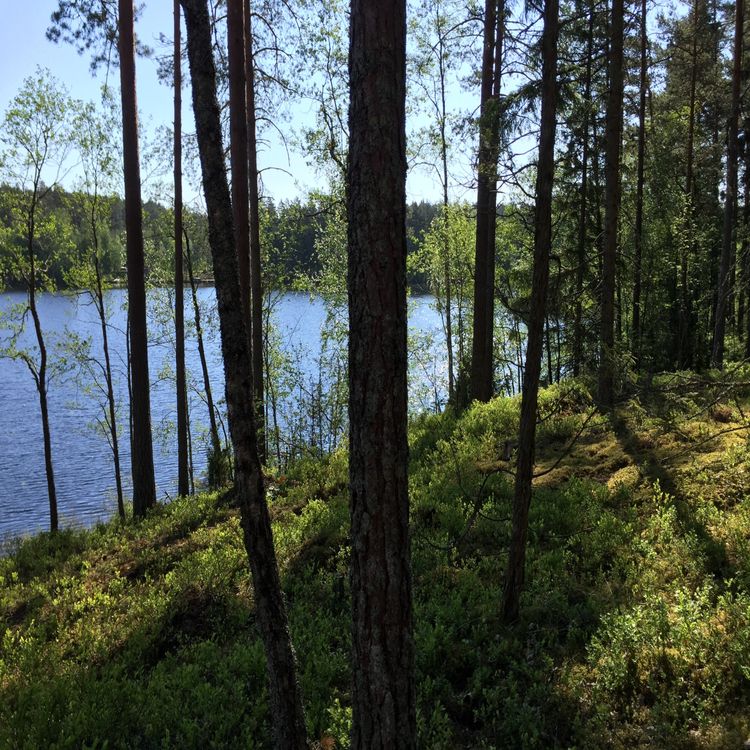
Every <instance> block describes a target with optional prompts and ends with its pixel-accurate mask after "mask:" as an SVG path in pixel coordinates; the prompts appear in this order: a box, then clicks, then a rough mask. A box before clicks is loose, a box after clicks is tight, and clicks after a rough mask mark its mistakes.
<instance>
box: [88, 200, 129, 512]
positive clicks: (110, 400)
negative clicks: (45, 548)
mask: <svg viewBox="0 0 750 750" xmlns="http://www.w3.org/2000/svg"><path fill="white" fill-rule="evenodd" d="M93 210H94V209H92V220H91V224H92V231H93V233H94V273H95V277H96V291H95V295H96V309H97V312H98V313H99V323H100V325H101V329H102V350H103V352H104V378H105V380H106V382H107V406H108V411H109V439H110V442H111V444H112V459H113V461H114V465H115V486H116V488H117V512H118V514H119V516H120V518H121V519H122V520H123V521H124V520H125V501H124V498H123V492H122V470H121V468H120V442H119V437H118V434H117V409H116V408H115V389H114V385H113V382H112V363H111V361H110V357H109V333H108V330H107V329H108V326H107V313H106V308H105V307H104V290H103V288H102V272H101V267H100V265H99V241H98V239H97V231H96V220H95V219H94V216H93Z"/></svg>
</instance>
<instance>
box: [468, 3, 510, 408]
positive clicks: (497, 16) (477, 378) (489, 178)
mask: <svg viewBox="0 0 750 750" xmlns="http://www.w3.org/2000/svg"><path fill="white" fill-rule="evenodd" d="M504 16H505V3H504V0H499V2H498V0H485V7H484V49H483V53H482V84H481V104H480V116H479V159H478V173H477V233H476V250H475V261H474V328H473V339H472V351H471V380H470V394H469V395H470V398H472V399H476V400H478V401H489V400H490V399H491V398H492V386H493V377H492V375H493V367H492V364H493V363H492V352H493V328H494V319H495V304H494V303H495V225H496V206H497V159H498V144H499V132H498V130H499V115H500V111H499V110H500V75H501V69H500V65H501V62H502V46H503V29H504V23H505V18H504Z"/></svg>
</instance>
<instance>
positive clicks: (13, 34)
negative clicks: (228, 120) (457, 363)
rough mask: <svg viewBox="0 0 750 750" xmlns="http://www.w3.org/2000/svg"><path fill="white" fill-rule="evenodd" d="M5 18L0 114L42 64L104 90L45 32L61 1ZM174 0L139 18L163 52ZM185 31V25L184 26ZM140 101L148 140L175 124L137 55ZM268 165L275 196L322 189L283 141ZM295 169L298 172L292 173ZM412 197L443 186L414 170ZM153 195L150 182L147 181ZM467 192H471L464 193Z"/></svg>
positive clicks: (149, 7) (20, 6) (304, 109)
mask: <svg viewBox="0 0 750 750" xmlns="http://www.w3.org/2000/svg"><path fill="white" fill-rule="evenodd" d="M0 8H2V11H3V12H2V19H3V22H2V24H0V114H1V113H4V112H5V110H6V108H7V107H8V104H9V102H10V101H11V100H12V98H13V97H14V96H15V94H16V93H17V91H18V90H19V88H20V87H21V84H22V82H23V80H24V79H25V78H26V77H28V76H30V75H33V74H34V71H35V69H36V68H37V66H42V67H46V68H49V69H50V71H51V72H52V74H53V75H54V76H55V77H56V78H58V79H59V80H61V81H62V82H63V83H64V84H65V85H66V86H67V88H68V90H69V93H70V94H71V96H73V97H74V98H77V99H83V100H92V101H98V100H99V90H100V87H101V85H102V83H103V82H104V76H105V71H104V70H103V69H102V70H101V71H100V72H99V73H98V74H97V77H93V76H92V75H91V72H90V69H89V57H88V56H87V55H83V56H81V55H78V54H77V52H76V51H75V49H74V48H73V47H72V46H71V45H68V44H62V43H61V44H53V43H52V42H49V41H48V40H47V38H46V36H45V31H46V29H47V27H48V26H49V19H50V15H51V14H52V12H53V11H54V10H55V9H56V8H57V0H20V2H19V0H0ZM172 24H173V20H172V3H171V2H170V1H169V0H151V1H150V2H147V3H146V7H145V9H144V11H143V14H142V16H141V17H140V18H139V21H138V22H137V28H136V32H137V34H138V35H139V37H140V38H141V40H142V41H143V42H144V43H145V44H147V45H148V46H150V47H152V48H153V49H154V50H156V51H157V52H160V46H159V34H160V33H163V34H164V35H166V36H167V37H170V38H171V36H172ZM183 34H184V26H183ZM110 79H111V80H112V83H113V84H115V85H116V84H117V83H118V81H119V78H118V73H117V70H116V69H115V70H113V71H111V72H110ZM137 85H138V105H139V110H140V113H141V127H142V132H143V137H142V140H147V139H148V138H149V136H150V134H151V133H153V132H154V131H155V129H156V128H157V127H159V126H166V127H170V128H171V123H172V95H171V90H170V88H169V87H168V86H166V85H163V84H161V83H159V81H158V79H157V75H156V62H155V60H153V59H142V58H139V59H138V60H137ZM190 109H191V108H190V97H189V92H188V91H186V92H185V93H184V94H183V119H184V127H185V128H186V129H188V128H192V127H193V125H192V114H191V112H190ZM292 114H293V118H294V119H295V121H296V122H295V123H294V124H296V125H299V124H300V123H301V122H303V121H304V120H305V118H308V117H311V115H310V107H309V106H308V105H305V104H300V105H299V106H297V107H295V109H294V111H293V113H292ZM259 167H260V168H261V169H262V170H263V176H262V180H263V189H264V194H265V195H269V196H271V197H272V198H273V199H274V200H276V201H280V200H282V199H291V198H294V197H296V196H300V195H304V193H305V192H306V191H307V190H308V189H310V188H320V187H321V185H322V184H324V181H323V178H321V176H320V175H316V174H315V173H314V172H313V171H312V170H311V169H310V168H309V167H308V166H307V165H306V164H305V160H304V158H303V157H302V156H301V155H299V154H294V153H292V154H291V164H290V155H289V154H288V153H287V151H286V150H285V149H284V148H283V147H282V146H281V145H280V143H278V142H273V141H271V142H269V143H268V144H267V147H266V150H265V151H264V152H263V153H261V154H259ZM290 172H293V173H294V174H290ZM407 189H408V193H409V199H410V200H432V201H438V200H440V188H439V186H438V185H437V184H435V182H434V180H433V179H432V178H431V177H429V176H428V175H426V174H421V173H419V172H413V173H410V175H409V181H408V184H407ZM144 193H145V194H146V195H148V194H149V186H148V185H145V186H144ZM194 196H195V188H193V189H191V188H190V187H189V186H186V200H188V201H191V200H192V198H193V197H194ZM463 197H468V196H466V195H464V196H463Z"/></svg>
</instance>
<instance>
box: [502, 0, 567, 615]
mask: <svg viewBox="0 0 750 750" xmlns="http://www.w3.org/2000/svg"><path fill="white" fill-rule="evenodd" d="M558 15H559V2H558V0H545V4H544V31H543V32H542V55H543V58H542V113H541V132H540V137H539V163H538V165H537V176H536V209H535V219H534V271H533V278H532V286H531V311H530V314H529V329H528V343H527V346H526V363H525V367H524V378H523V395H522V396H521V421H520V427H519V433H518V464H517V467H516V480H515V488H514V494H513V520H512V527H511V539H510V550H509V553H508V566H507V568H506V571H505V586H504V588H503V601H502V613H503V618H504V619H505V620H506V622H512V621H514V620H516V619H517V618H518V611H519V603H520V596H521V590H522V588H523V582H524V569H525V561H526V537H527V534H528V528H529V506H530V504H531V482H532V478H533V473H534V455H535V443H536V416H537V414H536V412H537V403H538V396H539V374H540V370H541V366H542V347H543V343H544V341H543V339H544V320H545V302H546V298H547V286H548V282H549V255H550V246H551V244H552V184H553V179H554V170H555V113H556V110H557V37H558V27H559V18H558Z"/></svg>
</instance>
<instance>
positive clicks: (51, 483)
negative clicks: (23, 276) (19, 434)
mask: <svg viewBox="0 0 750 750" xmlns="http://www.w3.org/2000/svg"><path fill="white" fill-rule="evenodd" d="M40 179H41V172H40V171H38V172H37V179H36V180H35V182H34V188H33V191H32V195H31V204H30V207H29V216H28V222H27V233H26V249H27V252H28V254H29V276H28V279H27V283H28V289H27V291H28V299H29V302H28V305H29V312H30V313H31V319H32V321H33V323H34V333H35V334H36V343H37V346H38V347H39V368H38V369H34V367H33V365H32V364H30V362H29V361H27V362H26V364H27V365H28V368H29V370H30V371H31V374H32V376H33V378H34V383H35V385H36V390H37V394H38V396H39V411H40V413H41V417H42V441H43V446H44V471H45V474H46V478H47V498H48V500H49V525H50V531H51V532H56V531H57V530H58V528H59V521H58V515H57V489H56V487H55V472H54V468H53V465H52V437H51V434H50V424H49V408H48V404H47V346H46V344H45V342H44V332H43V331H42V321H41V320H40V318H39V311H38V310H37V306H36V256H35V254H34V242H35V239H36V208H37V196H38V190H39V185H40Z"/></svg>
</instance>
